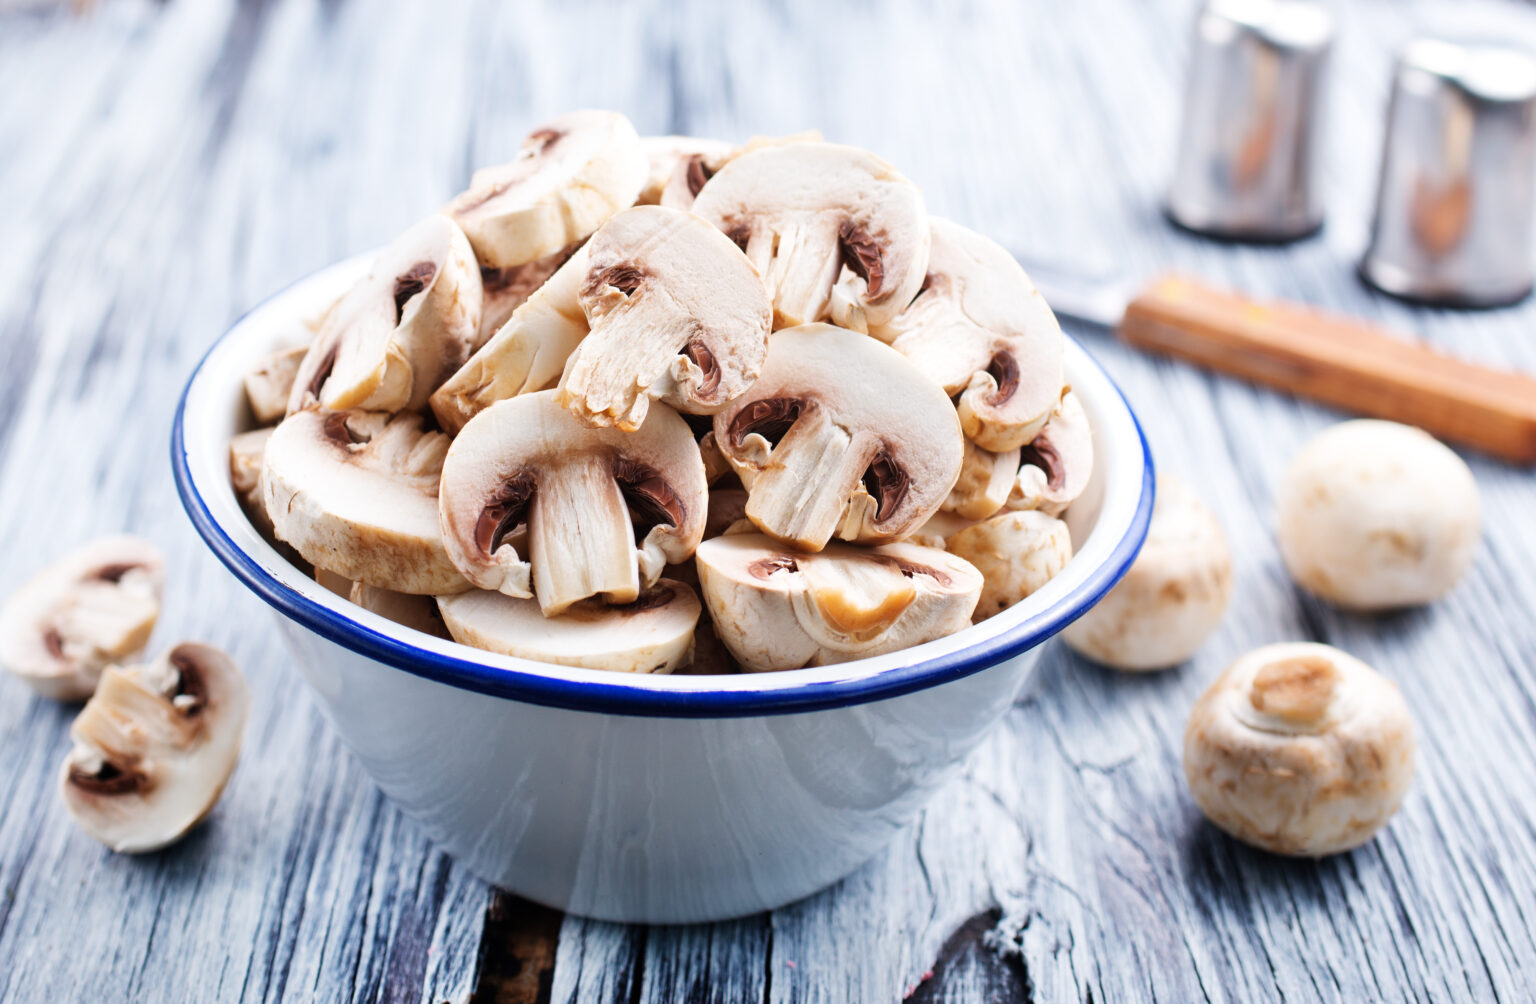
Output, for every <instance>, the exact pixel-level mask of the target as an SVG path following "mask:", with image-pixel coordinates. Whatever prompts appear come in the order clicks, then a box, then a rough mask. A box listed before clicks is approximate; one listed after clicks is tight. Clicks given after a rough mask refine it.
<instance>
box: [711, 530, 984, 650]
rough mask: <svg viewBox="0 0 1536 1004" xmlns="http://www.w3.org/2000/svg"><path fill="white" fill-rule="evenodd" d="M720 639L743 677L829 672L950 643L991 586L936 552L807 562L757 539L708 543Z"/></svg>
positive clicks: (834, 556)
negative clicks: (813, 669) (840, 665)
mask: <svg viewBox="0 0 1536 1004" xmlns="http://www.w3.org/2000/svg"><path fill="white" fill-rule="evenodd" d="M695 561H696V563H697V565H698V571H699V584H700V588H701V589H702V591H703V593H704V601H705V603H706V604H707V605H708V607H709V614H710V619H711V621H712V622H713V624H714V629H715V632H716V634H718V635H719V637H720V639H721V640H722V641H723V642H725V645H726V647H727V648H729V649H730V651H731V654H732V655H734V656H735V657H736V659H737V660H738V661H739V662H740V663H741V666H742V668H743V669H746V670H749V671H753V672H765V671H770V670H781V669H799V668H801V667H804V666H825V665H830V664H832V663H836V662H847V661H849V660H851V659H862V658H864V657H866V656H872V655H879V654H881V653H883V652H894V651H896V650H898V649H903V648H909V647H911V646H913V645H920V644H922V643H923V642H927V641H933V640H934V639H935V638H942V637H944V636H945V635H950V634H953V633H955V632H956V631H959V630H961V629H962V628H965V627H968V626H969V625H970V622H971V611H972V610H973V609H974V608H975V606H976V599H977V597H978V596H980V595H981V589H982V578H981V573H980V572H978V571H977V570H976V569H975V568H974V567H972V566H971V565H970V564H969V563H968V562H966V561H965V560H963V559H961V558H959V557H956V556H955V555H952V554H948V553H946V552H944V551H940V550H938V549H936V548H931V547H920V546H918V545H916V544H908V543H896V544H885V545H882V546H880V547H869V548H865V547H854V546H851V545H847V544H829V545H828V546H827V547H826V549H824V550H822V551H820V552H818V553H815V554H806V553H803V552H800V551H796V550H794V549H792V548H787V547H785V546H784V545H782V544H779V543H777V542H775V541H774V540H773V539H772V538H769V537H766V536H764V535H763V534H758V533H743V534H733V535H730V536H725V537H715V538H713V539H711V540H706V541H704V543H702V544H700V545H699V550H698V554H697V555H696V557H695Z"/></svg>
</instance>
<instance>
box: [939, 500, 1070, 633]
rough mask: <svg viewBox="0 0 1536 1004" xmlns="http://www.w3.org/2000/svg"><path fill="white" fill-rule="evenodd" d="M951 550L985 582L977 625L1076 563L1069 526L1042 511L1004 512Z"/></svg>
mask: <svg viewBox="0 0 1536 1004" xmlns="http://www.w3.org/2000/svg"><path fill="white" fill-rule="evenodd" d="M946 546H947V547H948V548H949V552H950V553H951V554H957V555H959V556H960V557H962V558H964V559H965V560H966V561H969V562H970V563H971V564H973V565H975V566H976V568H977V569H979V570H980V571H981V574H982V576H983V577H984V578H985V579H986V583H987V584H986V587H985V588H983V589H982V591H981V599H980V601H978V602H977V604H976V614H975V618H976V621H977V622H978V623H980V622H981V621H984V620H986V619H987V618H988V617H991V616H993V615H994V614H999V613H1002V612H1003V611H1004V610H1007V609H1008V608H1009V607H1011V606H1013V605H1014V604H1015V603H1018V602H1019V601H1020V600H1023V599H1025V598H1026V597H1028V596H1030V595H1031V594H1033V593H1035V592H1037V591H1038V590H1040V589H1041V588H1042V587H1044V586H1045V584H1046V583H1047V582H1050V581H1051V580H1052V579H1054V578H1055V577H1056V576H1057V575H1059V574H1060V573H1061V570H1062V569H1063V568H1066V567H1067V562H1069V561H1071V560H1072V535H1071V534H1070V533H1068V532H1067V524H1065V523H1063V522H1062V521H1061V520H1059V519H1057V518H1056V517H1054V516H1047V515H1046V514H1045V513H1043V512H1005V513H999V514H998V515H996V516H993V517H992V518H991V519H988V520H986V521H984V522H981V523H977V524H976V525H974V526H968V527H966V528H965V529H963V530H961V531H960V532H958V533H956V534H955V535H954V536H952V537H950V538H949V540H948V541H947V542H946Z"/></svg>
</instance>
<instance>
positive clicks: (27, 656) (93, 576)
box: [0, 536, 165, 701]
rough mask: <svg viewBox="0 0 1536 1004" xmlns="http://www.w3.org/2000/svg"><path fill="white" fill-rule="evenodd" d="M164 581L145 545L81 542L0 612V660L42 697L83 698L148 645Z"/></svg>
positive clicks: (132, 540)
mask: <svg viewBox="0 0 1536 1004" xmlns="http://www.w3.org/2000/svg"><path fill="white" fill-rule="evenodd" d="M164 581H165V558H164V557H163V556H162V555H161V553H160V550H159V548H157V547H155V546H154V545H153V544H151V543H149V542H148V541H146V540H141V539H140V538H138V537H129V536H113V537H101V538H98V539H96V540H92V541H88V542H86V543H84V544H82V545H80V546H79V547H77V548H75V549H74V550H73V551H70V552H69V553H68V554H66V555H64V557H62V558H60V559H59V560H58V561H56V562H54V563H53V564H51V565H49V566H48V567H46V568H44V569H43V570H42V571H40V572H38V573H37V574H36V575H34V576H33V577H32V578H31V579H29V580H28V581H27V582H26V583H24V584H23V585H22V586H21V587H20V588H18V589H17V590H16V591H15V592H14V593H12V594H11V595H10V597H9V598H7V599H6V601H5V605H4V607H0V663H4V665H5V667H6V668H7V669H9V670H10V671H11V672H12V673H14V674H15V675H16V676H18V677H20V678H21V679H22V680H24V681H25V682H26V683H27V684H28V685H30V686H31V687H32V689H33V690H35V691H37V692H38V693H39V694H41V695H42V696H44V697H51V698H54V699H55V700H60V701H83V700H85V699H86V698H88V697H90V696H91V694H92V692H94V691H95V689H96V681H97V679H98V678H99V677H100V676H101V672H102V670H103V669H104V668H105V667H106V666H108V665H109V664H111V663H114V662H117V661H118V660H120V659H125V658H127V657H128V656H130V655H132V654H134V653H135V652H137V651H139V649H141V648H143V647H144V645H145V643H146V642H148V641H149V636H150V633H151V632H152V631H153V630H154V628H155V620H156V618H158V617H159V615H160V593H161V589H162V586H163V584H164Z"/></svg>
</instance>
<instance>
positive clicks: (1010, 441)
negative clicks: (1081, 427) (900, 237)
mask: <svg viewBox="0 0 1536 1004" xmlns="http://www.w3.org/2000/svg"><path fill="white" fill-rule="evenodd" d="M929 226H930V227H931V229H932V232H933V247H932V251H931V252H930V254H929V256H928V272H927V275H926V277H925V278H924V279H923V280H921V283H920V288H919V289H918V290H915V291H914V292H915V293H916V298H915V299H913V300H911V301H910V303H907V302H904V303H903V304H902V306H903V307H905V308H906V309H905V310H902V311H901V313H900V314H899V315H897V316H895V317H892V318H889V319H871V321H870V324H869V332H870V334H872V335H874V336H875V337H877V338H879V339H880V340H882V341H885V342H889V343H890V344H891V345H893V346H895V348H896V350H897V351H898V352H900V353H901V354H902V355H904V356H906V357H907V358H908V359H911V360H912V361H913V362H914V363H916V364H917V366H918V368H919V369H921V370H922V371H923V372H924V373H926V374H928V376H929V378H930V379H933V380H936V381H937V382H938V383H939V385H940V386H942V387H943V388H944V391H945V393H947V394H949V395H951V396H956V395H958V398H959V400H958V401H957V404H956V407H958V409H959V411H960V422H961V424H962V425H963V426H964V427H965V434H966V436H968V437H969V438H970V439H971V441H972V442H974V443H975V444H976V445H977V446H980V447H982V448H983V449H987V450H991V451H993V452H994V453H1001V452H1003V451H1006V450H1012V449H1015V448H1017V447H1020V446H1023V445H1024V444H1025V443H1027V442H1029V441H1030V440H1031V439H1033V438H1034V436H1035V433H1037V432H1039V431H1040V428H1041V427H1042V426H1044V425H1045V423H1046V421H1047V420H1048V419H1049V418H1050V417H1051V413H1052V411H1053V410H1054V409H1055V408H1056V404H1057V402H1058V401H1060V400H1061V392H1062V382H1063V379H1064V377H1063V371H1062V353H1063V336H1062V334H1061V326H1060V325H1058V324H1057V323H1056V315H1055V314H1053V313H1051V308H1050V307H1048V306H1046V303H1045V299H1044V297H1042V296H1041V295H1040V292H1039V290H1037V289H1035V285H1034V283H1032V282H1030V281H1029V276H1027V275H1025V274H1024V270H1023V269H1022V268H1020V267H1019V263H1018V262H1016V261H1014V260H1013V256H1012V255H1010V254H1009V253H1008V252H1007V251H1005V250H1004V249H1003V248H1002V247H1000V246H999V245H998V244H996V243H994V242H993V241H991V240H989V239H987V238H986V237H983V236H982V235H980V234H978V233H976V232H975V231H972V230H967V229H966V228H965V227H962V226H960V225H958V224H955V223H951V222H949V221H948V220H942V219H937V218H931V219H930V221H929Z"/></svg>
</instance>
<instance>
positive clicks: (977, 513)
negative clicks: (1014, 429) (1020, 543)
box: [940, 439, 1019, 520]
mask: <svg viewBox="0 0 1536 1004" xmlns="http://www.w3.org/2000/svg"><path fill="white" fill-rule="evenodd" d="M1018 477H1019V451H1018V450H1008V451H1006V452H1004V453H993V452H992V451H991V450H983V449H982V448H981V447H979V446H977V445H976V444H975V443H973V442H971V441H970V440H969V439H967V440H966V441H965V459H964V460H963V461H961V463H960V477H959V478H958V479H957V480H956V481H955V487H954V488H952V489H950V492H949V498H947V499H945V500H944V504H943V505H942V506H941V507H940V508H941V509H943V510H944V511H945V512H952V513H955V514H956V515H958V516H961V517H963V518H965V519H970V520H982V519H986V518H987V517H988V516H991V515H992V514H994V513H996V512H997V511H998V510H999V509H1001V508H1002V507H1003V504H1004V503H1005V502H1007V501H1008V497H1009V495H1011V494H1012V493H1013V491H1014V489H1015V486H1016V484H1017V482H1018Z"/></svg>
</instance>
